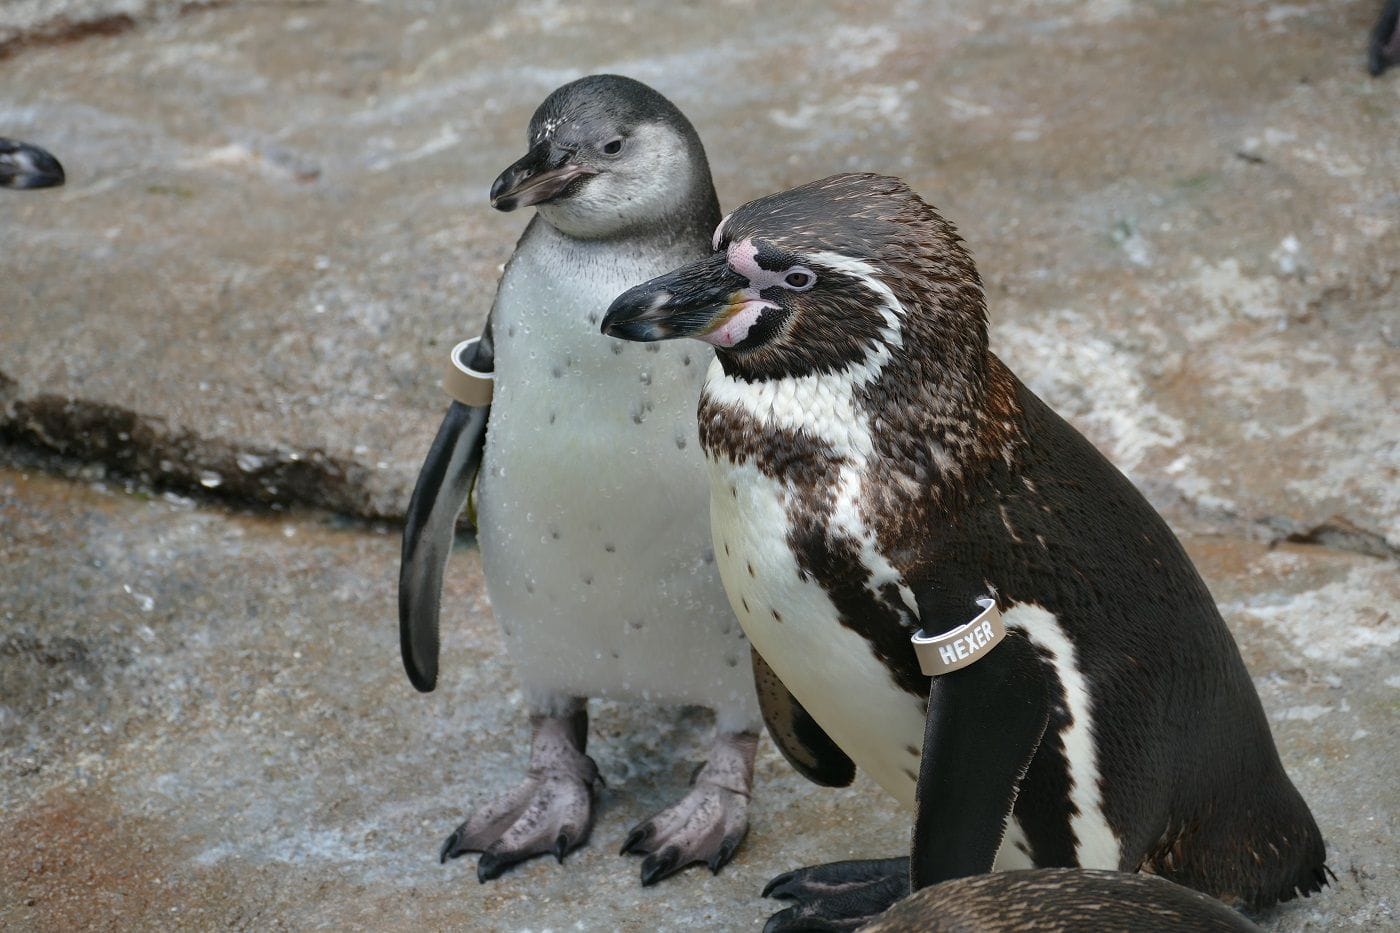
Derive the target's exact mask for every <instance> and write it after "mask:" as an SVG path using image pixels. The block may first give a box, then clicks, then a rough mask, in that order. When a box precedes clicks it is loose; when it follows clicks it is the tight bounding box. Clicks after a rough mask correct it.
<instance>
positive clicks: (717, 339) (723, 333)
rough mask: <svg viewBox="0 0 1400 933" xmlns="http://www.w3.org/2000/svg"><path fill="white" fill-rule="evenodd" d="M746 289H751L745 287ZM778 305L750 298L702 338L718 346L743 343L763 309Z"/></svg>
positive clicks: (702, 335)
mask: <svg viewBox="0 0 1400 933" xmlns="http://www.w3.org/2000/svg"><path fill="white" fill-rule="evenodd" d="M745 291H749V290H748V289H745ZM776 307H777V305H775V304H773V303H772V302H771V301H764V300H762V299H761V298H750V299H748V300H746V301H744V303H743V304H741V305H739V307H738V308H737V309H735V310H734V311H733V313H731V314H730V315H729V316H728V317H726V318H725V319H724V323H723V324H721V325H720V326H718V327H716V328H715V329H714V330H712V331H710V332H709V333H708V334H701V335H700V339H701V340H703V341H705V342H706V343H708V344H711V345H713V346H716V347H732V346H734V345H735V344H740V343H743V342H744V341H745V340H747V339H748V336H749V331H750V330H752V329H753V326H754V325H755V324H757V323H758V318H759V315H761V314H763V309H765V308H776Z"/></svg>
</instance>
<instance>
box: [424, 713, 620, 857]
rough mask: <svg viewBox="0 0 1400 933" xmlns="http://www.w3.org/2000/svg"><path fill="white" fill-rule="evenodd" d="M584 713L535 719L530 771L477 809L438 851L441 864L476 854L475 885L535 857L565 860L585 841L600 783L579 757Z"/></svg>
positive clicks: (590, 766) (590, 764) (585, 723)
mask: <svg viewBox="0 0 1400 933" xmlns="http://www.w3.org/2000/svg"><path fill="white" fill-rule="evenodd" d="M587 728H588V719H587V714H586V713H583V712H582V711H579V712H576V713H574V714H573V715H571V716H562V717H538V718H537V719H536V720H535V730H534V731H535V737H534V741H533V743H532V746H531V750H530V769H529V772H528V773H527V775H526V777H525V780H524V781H523V782H521V784H520V785H519V786H517V787H516V788H515V789H514V790H512V791H510V792H509V793H507V794H505V795H503V796H501V797H498V798H497V799H496V800H493V801H492V802H491V803H488V804H487V805H486V806H484V807H482V808H481V809H479V810H477V811H476V812H475V813H473V814H472V816H471V818H469V819H468V820H467V821H466V822H464V823H463V824H462V825H461V826H458V827H457V828H456V829H455V830H454V831H453V832H452V835H450V836H448V837H447V841H446V842H445V843H444V844H443V846H442V851H441V852H440V853H439V859H440V860H441V861H443V862H446V861H447V860H448V859H454V858H457V857H458V856H460V855H464V854H466V853H468V852H480V853H482V855H481V860H480V861H479V862H478V863H477V866H476V877H477V880H478V881H481V882H486V881H490V880H492V879H493V878H497V877H499V876H500V875H501V874H503V873H504V872H505V871H506V870H507V869H509V868H511V867H512V866H514V865H516V864H519V863H520V862H523V861H525V860H526V859H529V858H533V857H535V856H537V855H547V854H552V855H553V856H554V857H555V858H556V859H558V860H559V861H560V862H563V861H564V856H565V855H567V854H568V853H570V852H572V851H573V850H574V849H577V848H578V847H579V846H581V845H583V844H584V843H585V842H587V841H588V835H589V833H590V832H591V831H592V829H593V787H594V784H595V783H597V782H598V781H599V780H601V778H600V776H599V774H598V767H597V765H595V764H594V763H593V759H592V758H589V757H588V756H587V755H585V754H584V753H583V743H584V741H585V739H584V736H585V734H586V731H587Z"/></svg>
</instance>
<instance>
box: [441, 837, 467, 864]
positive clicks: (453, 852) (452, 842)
mask: <svg viewBox="0 0 1400 933" xmlns="http://www.w3.org/2000/svg"><path fill="white" fill-rule="evenodd" d="M460 836H461V834H460V833H456V832H454V833H453V834H452V835H450V836H448V837H447V841H446V842H444V843H443V844H442V849H441V850H440V851H439V852H438V864H439V865H446V864H447V860H448V859H450V858H456V857H457V856H459V855H461V854H462V853H461V852H458V851H457V840H458V839H459V838H460Z"/></svg>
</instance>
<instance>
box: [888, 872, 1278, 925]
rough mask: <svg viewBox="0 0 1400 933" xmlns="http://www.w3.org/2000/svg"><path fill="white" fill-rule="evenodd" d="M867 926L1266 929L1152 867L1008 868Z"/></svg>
mask: <svg viewBox="0 0 1400 933" xmlns="http://www.w3.org/2000/svg"><path fill="white" fill-rule="evenodd" d="M861 929H862V933H1147V931H1151V930H1172V931H1174V933H1262V931H1260V929H1259V927H1258V926H1256V925H1255V924H1253V923H1251V922H1250V921H1249V920H1246V919H1245V918H1244V917H1243V916H1241V915H1240V914H1239V913H1237V912H1236V911H1233V910H1231V909H1230V908H1228V907H1226V906H1225V905H1224V904H1222V903H1220V901H1218V900H1216V899H1215V898H1213V897H1207V896H1206V895H1204V894H1202V893H1200V892H1199V891H1192V890H1191V889H1190V888H1183V887H1182V886H1181V885H1179V884H1172V883H1171V882H1170V881H1167V880H1166V879H1164V878H1154V877H1152V876H1151V875H1141V874H1138V875H1130V874H1126V873H1124V872H1117V871H1093V870H1087V869H1078V868H1035V869H1025V870H1022V871H1000V872H995V873H993V874H989V875H973V876H971V877H968V878H958V879H956V880H953V881H943V882H940V883H939V884H935V885H933V886H932V887H928V888H924V889H923V890H920V891H916V892H914V893H913V894H911V895H910V896H909V897H907V898H905V899H904V900H902V901H900V902H899V903H898V904H895V905H894V906H893V907H891V908H890V909H889V910H887V911H885V912H884V913H883V914H881V915H880V917H879V918H878V919H877V920H876V921H875V922H874V923H872V924H870V925H869V926H866V927H862V928H861Z"/></svg>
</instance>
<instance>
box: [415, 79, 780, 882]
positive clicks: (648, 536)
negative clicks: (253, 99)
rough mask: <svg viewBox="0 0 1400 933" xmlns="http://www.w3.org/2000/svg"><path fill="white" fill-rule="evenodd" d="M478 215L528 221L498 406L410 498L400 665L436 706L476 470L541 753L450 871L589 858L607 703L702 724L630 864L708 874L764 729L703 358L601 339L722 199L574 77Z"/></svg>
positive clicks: (680, 148) (460, 422) (481, 874)
mask: <svg viewBox="0 0 1400 933" xmlns="http://www.w3.org/2000/svg"><path fill="white" fill-rule="evenodd" d="M491 203H492V204H493V205H494V206H495V207H496V208H497V209H499V210H506V211H508V210H513V209H515V208H518V207H526V206H534V207H535V208H536V213H535V216H534V218H532V219H531V221H530V223H529V225H528V226H527V227H526V229H525V233H524V235H523V236H522V237H521V238H520V242H519V244H518V245H517V246H516V250H515V254H514V255H513V256H512V257H511V259H510V262H509V263H508V264H507V266H506V270H505V274H504V276H503V277H502V279H501V283H500V286H499V290H498V291H497V294H496V300H495V303H494V305H493V306H492V308H491V313H490V317H489V319H488V321H487V324H486V333H485V335H484V337H483V339H482V341H481V343H480V344H479V345H478V346H477V350H476V353H475V356H474V359H472V360H468V361H466V362H467V363H468V364H470V365H471V367H472V368H474V369H476V370H484V371H488V372H489V371H490V370H491V369H492V367H493V366H494V371H495V390H494V391H495V396H494V400H493V401H492V402H491V404H490V405H489V406H481V407H475V406H467V405H462V404H459V403H454V404H453V405H452V407H451V408H450V410H449V411H448V413H447V416H446V418H445V420H444V421H443V425H442V427H441V429H440V430H439V433H438V436H437V439H436V440H435V441H434V443H433V447H432V450H431V452H430V453H429V455H428V458H427V461H426V462H425V463H424V465H423V469H422V473H421V474H420V476H419V478H418V484H417V488H416V489H415V490H414V493H413V499H412V502H411V504H410V506H409V510H408V515H407V524H406V527H405V530H404V547H403V562H402V569H401V578H400V591H399V593H400V620H401V632H402V648H403V659H404V664H405V667H406V668H407V671H408V675H409V678H410V679H411V680H412V682H413V684H414V685H415V686H416V687H418V689H420V690H431V689H433V686H434V683H435V681H436V678H437V657H438V634H437V629H438V603H439V598H440V594H441V583H442V572H443V567H444V563H445V561H446V559H447V556H448V552H449V551H450V549H451V545H452V532H453V524H454V522H455V520H456V518H457V515H458V512H459V511H460V510H461V508H462V506H463V503H464V502H465V500H466V499H467V496H468V490H469V488H470V486H471V483H472V479H473V477H474V476H475V475H476V473H477V470H478V467H479V468H480V480H479V482H478V483H477V490H478V493H479V495H478V496H477V499H478V503H479V507H478V512H479V515H478V518H479V522H478V525H479V531H478V541H479V543H480V546H481V557H482V566H483V568H484V571H485V576H486V589H487V592H488V593H489V595H490V597H491V605H492V609H493V612H494V614H495V617H496V619H497V621H498V622H499V624H500V626H501V631H502V632H503V633H504V635H505V642H506V647H507V649H508V650H509V652H510V656H511V659H512V661H513V662H514V665H515V672H516V677H517V679H518V681H519V683H520V685H521V687H522V688H523V690H524V694H525V698H526V703H527V705H528V708H529V713H530V721H531V725H532V729H533V739H532V744H531V750H530V763H529V768H528V771H527V773H526V776H525V778H524V780H523V781H522V782H521V784H520V785H519V786H517V787H515V788H514V789H512V790H510V791H508V792H506V793H504V794H503V795H501V796H499V797H497V798H496V799H494V800H492V801H491V802H489V803H487V804H485V805H484V806H481V807H479V808H478V809H477V810H476V812H475V814H474V815H472V816H471V818H470V819H468V820H467V821H466V822H464V823H463V824H462V825H461V826H460V827H458V828H457V830H456V831H455V832H453V833H452V834H451V836H450V837H449V838H448V840H447V842H446V844H445V845H444V846H443V847H442V853H441V857H442V859H443V860H444V861H445V860H447V859H449V858H456V857H457V856H459V855H462V854H463V853H466V852H483V853H484V854H483V855H482V857H481V859H480V861H479V862H478V864H477V877H478V878H479V879H481V880H482V881H486V880H489V879H491V878H495V877H496V876H497V875H499V874H501V873H502V872H503V871H505V870H506V869H507V868H509V867H510V866H511V865H513V864H515V863H517V862H519V861H521V860H523V859H526V858H529V857H531V856H534V855H540V854H545V853H552V854H554V855H555V856H556V857H557V858H558V859H559V860H561V861H562V860H563V857H564V855H565V854H566V853H567V852H569V851H571V850H572V849H574V848H576V847H577V846H580V845H582V844H583V843H584V842H585V841H586V840H587V839H588V836H589V832H590V830H591V828H592V825H593V789H594V784H595V783H596V782H597V781H598V780H599V775H598V769H597V767H596V766H595V765H594V762H593V760H592V759H591V758H589V757H588V756H587V754H586V753H585V745H586V742H587V730H588V713H587V710H586V703H587V699H588V698H589V697H613V698H625V699H630V700H636V701H640V702H643V703H646V704H650V705H654V706H661V705H666V704H670V705H679V704H695V705H700V706H705V707H709V708H710V709H713V710H714V711H715V715H716V721H717V723H716V736H715V739H714V744H713V746H712V748H711V750H710V753H709V758H708V761H707V762H706V763H705V765H704V767H702V768H700V769H699V770H698V772H697V773H696V774H695V775H694V777H693V780H692V789H691V790H690V792H689V793H688V794H687V795H686V796H685V798H684V799H683V800H681V801H680V802H678V803H677V804H676V805H675V806H672V807H669V808H667V809H665V810H663V811H661V812H660V813H658V814H656V815H654V816H652V817H651V818H650V819H648V820H645V821H643V822H642V823H640V824H639V825H637V826H636V827H635V828H634V829H633V830H632V831H631V832H630V833H629V835H628V836H627V839H626V841H625V843H624V844H623V852H624V853H629V852H630V853H636V854H641V855H645V856H646V858H645V859H644V860H643V862H642V866H641V877H642V882H643V884H651V883H653V882H655V881H658V880H660V879H661V878H664V877H666V876H667V875H670V874H671V873H673V872H675V871H678V870H679V869H681V868H683V867H685V866H686V865H689V864H691V863H693V862H696V861H703V862H705V863H707V864H708V865H709V867H710V868H711V870H713V871H718V870H719V869H720V867H721V866H722V865H724V864H725V863H726V862H727V861H728V860H729V859H730V857H731V856H732V855H733V853H734V850H735V848H736V847H737V846H738V845H739V842H740V840H741V839H742V838H743V836H744V834H745V832H746V831H747V829H748V816H747V809H748V801H749V794H750V791H751V787H752V781H753V758H754V750H755V747H756V743H757V739H758V724H759V715H758V708H757V703H756V701H755V698H754V690H753V679H752V675H751V674H750V672H749V664H748V654H749V648H748V645H747V643H746V642H745V640H744V635H743V631H742V629H741V628H740V627H739V624H738V622H737V620H736V619H735V618H734V614H733V612H732V611H731V610H730V608H729V603H728V601H727V600H726V598H725V595H724V590H723V587H722V585H721V583H720V580H719V574H718V571H717V570H716V567H715V565H714V554H713V550H712V549H711V547H710V533H709V521H708V512H707V508H708V507H707V499H708V490H707V487H706V484H705V465H704V458H703V455H702V454H701V452H700V445H699V443H698V441H697V438H696V428H695V405H696V402H697V401H698V399H699V395H700V383H701V381H702V380H703V378H704V373H705V370H706V368H707V367H708V365H709V363H710V360H711V359H712V358H713V354H711V353H710V352H709V350H708V349H705V348H701V347H693V346H679V345H677V346H671V347H666V348H660V347H646V348H643V347H627V346H625V345H624V344H622V343H619V342H617V341H608V340H602V339H600V338H599V337H598V322H599V321H600V320H601V319H602V316H603V312H604V311H606V310H607V307H608V302H609V301H611V300H612V298H613V297H614V296H616V295H617V293H618V292H620V291H622V290H623V289H626V288H628V287H630V286H632V285H635V284H637V283H638V282H641V281H643V280H645V279H647V278H649V277H650V276H653V275H656V274H658V273H660V272H663V271H665V270H667V269H670V268H673V267H675V266H676V265H678V264H680V263H683V262H688V261H690V260H691V259H694V258H696V257H697V256H702V255H704V254H705V252H706V251H707V250H708V248H709V236H710V231H711V230H712V229H713V228H714V225H715V223H716V222H717V221H718V220H719V206H718V201H717V200H716V198H715V192H714V188H713V187H712V184H711V181H710V170H709V165H708V163H707V162H706V159H705V151H704V148H703V147H702V146H701V144H700V139H699V137H698V136H697V135H696V132H695V130H694V128H693V127H692V126H691V124H690V122H689V121H688V120H687V119H686V118H685V117H684V116H683V115H682V114H681V112H680V111H679V110H677V109H676V108H675V107H674V106H673V105H672V104H671V103H670V102H669V101H668V100H666V99H665V98H664V97H662V96H661V95H660V94H658V93H657V92H656V91H654V90H652V89H651V88H649V87H647V86H646V85H643V84H641V83H639V82H637V81H634V80H631V79H629V78H623V77H617V76H614V75H597V76H593V77H587V78H583V79H581V80H578V81H575V82H573V83H571V84H567V85H565V86H564V87H561V88H559V89H558V90H556V91H555V92H554V93H552V94H550V95H549V97H548V98H547V99H546V100H545V101H544V103H542V104H541V105H540V107H539V109H538V110H537V111H536V112H535V114H534V117H533V118H532V119H531V120H530V127H529V152H528V153H527V154H526V155H525V156H524V157H523V158H522V159H520V160H519V161H518V162H516V163H515V164H514V165H512V166H510V167H509V168H507V169H506V170H505V171H504V172H503V173H502V174H501V176H500V177H499V178H498V179H496V182H495V184H494V185H493V186H492V188H491ZM488 416H489V421H488Z"/></svg>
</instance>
